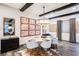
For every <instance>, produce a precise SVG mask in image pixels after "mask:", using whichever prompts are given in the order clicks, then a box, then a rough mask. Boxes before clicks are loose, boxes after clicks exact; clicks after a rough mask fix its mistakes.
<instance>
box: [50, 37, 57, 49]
mask: <svg viewBox="0 0 79 59" xmlns="http://www.w3.org/2000/svg"><path fill="white" fill-rule="evenodd" d="M51 44H52V46H51V47H52V48H54V49H57V46H58V38H53V39H52V40H51Z"/></svg>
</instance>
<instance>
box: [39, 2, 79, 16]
mask: <svg viewBox="0 0 79 59" xmlns="http://www.w3.org/2000/svg"><path fill="white" fill-rule="evenodd" d="M78 4H79V3H70V4H68V5H65V6H62V7H59V8H57V9H54V10H51V11H49V12H46V13H43V14H40V15H39V16H40V17H41V16H44V15H46V14H49V13H52V12H57V11H61V10H64V9H67V8H70V7H73V6H76V5H78Z"/></svg>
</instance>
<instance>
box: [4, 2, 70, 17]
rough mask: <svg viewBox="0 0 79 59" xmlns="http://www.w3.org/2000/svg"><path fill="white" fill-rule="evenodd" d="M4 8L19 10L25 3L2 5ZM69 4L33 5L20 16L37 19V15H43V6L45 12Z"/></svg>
mask: <svg viewBox="0 0 79 59" xmlns="http://www.w3.org/2000/svg"><path fill="white" fill-rule="evenodd" d="M3 4H4V5H6V6H9V7H12V8H15V9H18V10H19V9H21V8H22V7H23V6H24V5H25V3H3ZM67 4H69V3H34V4H33V5H32V6H30V7H29V8H28V9H26V10H25V11H24V12H23V13H22V14H23V15H26V16H30V17H34V18H39V15H40V14H42V13H43V6H45V12H48V11H51V10H54V9H56V8H59V7H62V6H65V5H67Z"/></svg>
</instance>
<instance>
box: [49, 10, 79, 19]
mask: <svg viewBox="0 0 79 59" xmlns="http://www.w3.org/2000/svg"><path fill="white" fill-rule="evenodd" d="M74 14H79V11H76V12H71V13H67V14H63V15H59V16H55V17H51V18H48V19H54V18H59V17H64V16H69V15H74Z"/></svg>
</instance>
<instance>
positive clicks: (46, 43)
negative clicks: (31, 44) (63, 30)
mask: <svg viewBox="0 0 79 59" xmlns="http://www.w3.org/2000/svg"><path fill="white" fill-rule="evenodd" d="M40 46H41V47H42V48H43V49H44V50H47V49H49V48H50V47H51V40H43V41H42V43H41V44H40Z"/></svg>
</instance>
